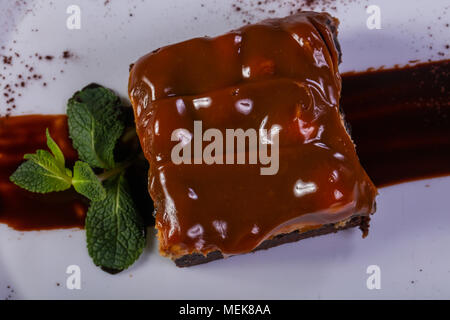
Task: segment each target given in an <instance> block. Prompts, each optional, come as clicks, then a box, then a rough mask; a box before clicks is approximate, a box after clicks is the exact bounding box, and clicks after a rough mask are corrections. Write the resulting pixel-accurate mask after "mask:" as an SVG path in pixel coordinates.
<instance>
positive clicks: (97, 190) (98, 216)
mask: <svg viewBox="0 0 450 320" xmlns="http://www.w3.org/2000/svg"><path fill="white" fill-rule="evenodd" d="M67 116H68V125H69V134H70V137H71V139H72V143H73V146H74V148H75V149H76V150H77V151H78V156H79V158H80V160H79V161H76V162H75V165H74V167H73V171H72V170H71V169H69V168H67V167H66V164H65V158H64V155H63V153H62V151H61V149H60V148H59V146H58V144H57V143H56V142H55V141H54V140H53V139H52V137H51V136H50V133H49V132H48V129H47V132H46V135H47V146H48V148H49V150H50V151H51V152H49V151H47V150H37V151H36V153H35V154H26V155H25V156H24V158H25V159H26V160H27V161H25V162H24V163H22V164H21V165H20V166H19V168H17V170H16V171H15V172H14V173H13V174H12V175H11V177H10V180H11V181H12V182H14V183H15V184H16V185H18V186H20V187H22V188H24V189H26V190H28V191H31V192H39V193H48V192H54V191H63V190H67V189H69V188H70V187H72V186H73V187H74V189H75V191H77V192H78V193H80V194H82V195H83V196H85V197H86V198H88V199H89V200H91V203H90V206H89V209H88V212H87V216H86V223H85V227H86V237H87V246H88V252H89V255H90V256H91V257H92V259H93V261H94V263H95V264H96V265H97V266H100V267H104V268H106V269H109V270H111V269H113V270H123V269H126V268H128V267H129V266H130V265H132V264H133V263H134V262H135V261H136V260H137V259H138V258H139V256H140V255H141V253H142V251H143V249H144V247H145V242H146V233H145V230H146V229H145V225H144V223H143V221H142V218H141V216H140V214H139V212H138V210H137V208H136V205H135V203H134V202H133V198H132V197H131V194H130V189H129V186H128V182H127V181H126V179H125V172H126V169H127V168H128V167H129V166H130V165H131V164H132V161H133V160H130V159H137V158H138V157H137V156H136V155H133V154H131V155H130V157H128V159H127V160H126V161H123V162H116V159H115V158H114V149H115V147H116V144H117V143H118V140H119V138H120V137H121V135H122V133H123V132H124V128H125V123H124V120H123V119H122V114H121V103H120V99H119V97H118V96H116V95H115V94H114V93H113V92H112V91H111V90H109V89H106V88H104V87H101V86H98V85H89V86H87V87H86V88H84V89H82V90H81V91H78V92H76V93H75V94H74V95H73V97H72V98H71V99H69V101H68V105H67ZM99 171H101V172H99ZM96 173H98V175H97V174H96ZM102 181H103V182H102Z"/></svg>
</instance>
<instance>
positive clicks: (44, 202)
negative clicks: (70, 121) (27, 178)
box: [0, 115, 86, 230]
mask: <svg viewBox="0 0 450 320" xmlns="http://www.w3.org/2000/svg"><path fill="white" fill-rule="evenodd" d="M46 128H48V129H49V131H50V134H51V135H52V137H53V138H54V139H55V141H56V142H57V143H58V144H59V146H60V147H61V149H62V151H63V153H64V155H65V157H66V160H67V161H68V163H69V164H70V163H73V162H74V161H75V160H76V158H77V153H76V151H75V150H74V149H73V148H72V142H71V141H70V139H69V137H68V129H67V117H66V116H64V115H58V116H50V115H31V116H18V117H7V118H0V222H1V223H6V224H8V225H9V226H10V227H12V228H14V229H16V230H43V229H54V228H82V227H83V226H84V217H85V212H86V203H85V201H84V200H83V198H82V197H81V196H79V195H77V193H76V192H74V191H73V190H72V189H70V190H68V191H64V192H54V193H49V194H45V195H43V194H39V193H32V192H28V191H26V190H24V189H21V188H19V187H18V186H16V185H15V184H13V183H12V182H10V181H9V176H10V175H11V174H12V173H13V172H14V171H15V170H16V169H17V167H18V166H19V165H20V164H21V163H22V162H23V161H24V160H23V155H24V154H26V153H34V152H35V151H36V150H37V149H47V144H46V137H45V129H46Z"/></svg>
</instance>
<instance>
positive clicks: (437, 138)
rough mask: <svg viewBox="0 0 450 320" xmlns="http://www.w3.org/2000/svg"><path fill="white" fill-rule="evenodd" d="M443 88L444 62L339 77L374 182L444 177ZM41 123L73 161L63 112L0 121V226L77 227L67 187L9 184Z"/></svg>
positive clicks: (447, 114)
mask: <svg viewBox="0 0 450 320" xmlns="http://www.w3.org/2000/svg"><path fill="white" fill-rule="evenodd" d="M449 85H450V60H446V61H440V62H432V63H426V64H419V65H416V66H412V67H404V68H396V69H388V70H377V71H368V72H363V73H346V74H344V75H343V91H342V98H341V106H342V109H343V110H344V112H345V115H346V120H347V122H348V123H349V124H350V126H351V130H352V137H353V140H354V142H355V144H356V147H357V152H358V156H359V158H360V160H361V163H362V165H363V166H364V168H365V169H366V171H367V173H368V174H369V176H370V177H371V178H372V180H373V181H374V183H375V184H376V185H377V186H378V187H380V186H387V185H392V184H395V183H401V182H405V181H409V180H415V179H421V178H427V177H436V176H443V175H448V174H450V99H449V98H450V95H449V89H450V88H449ZM47 127H48V128H49V129H50V132H51V134H52V136H53V138H54V139H55V140H56V141H57V142H58V144H60V146H61V147H62V149H63V152H64V154H65V155H66V156H67V158H68V161H69V162H73V161H75V160H76V152H75V150H73V149H72V148H71V141H70V139H69V137H68V130H67V121H66V117H65V116H63V115H57V116H55V115H45V116H44V115H32V116H19V117H8V118H0V223H5V224H7V225H8V226H10V227H11V228H14V229H16V230H23V231H28V230H43V229H59V228H83V226H84V218H85V212H86V203H85V201H84V200H83V199H82V197H80V196H78V195H77V194H76V193H75V192H74V191H73V190H69V191H65V192H60V193H52V194H47V195H41V194H34V193H31V192H27V191H25V190H22V189H20V188H18V187H16V186H15V185H14V184H12V183H11V182H9V176H10V175H11V174H12V173H13V172H14V170H15V169H16V168H17V167H18V166H19V165H20V163H21V162H22V161H23V155H24V154H25V153H32V152H34V151H35V150H36V149H45V148H46V144H45V128H47ZM142 174H143V175H146V174H147V172H146V170H144V171H143V172H142ZM143 188H145V187H143Z"/></svg>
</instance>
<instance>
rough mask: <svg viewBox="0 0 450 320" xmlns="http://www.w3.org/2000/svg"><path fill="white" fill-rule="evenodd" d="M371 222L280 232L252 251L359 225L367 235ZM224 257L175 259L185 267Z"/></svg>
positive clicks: (359, 218) (357, 218) (357, 219)
mask: <svg viewBox="0 0 450 320" xmlns="http://www.w3.org/2000/svg"><path fill="white" fill-rule="evenodd" d="M369 222H370V217H369V216H355V217H353V218H351V219H350V220H349V221H348V222H347V223H346V224H345V225H343V226H337V225H336V224H326V225H324V226H322V227H321V228H318V229H314V230H310V231H306V232H302V233H299V232H298V231H297V230H296V231H293V232H291V233H285V234H279V235H277V236H275V237H273V238H272V239H268V240H265V241H264V242H263V243H261V244H260V245H259V246H258V247H257V248H256V249H254V250H253V251H252V252H255V251H257V250H262V249H269V248H272V247H276V246H279V245H282V244H285V243H289V242H296V241H299V240H303V239H307V238H312V237H316V236H321V235H324V234H329V233H335V232H337V231H339V230H344V229H349V228H354V227H359V228H360V229H361V231H362V232H363V237H365V236H367V234H368V232H369ZM218 259H223V255H222V253H221V252H220V251H213V252H210V253H208V255H206V256H204V255H202V254H199V253H193V254H189V255H185V256H182V257H180V258H178V259H175V260H174V262H175V264H176V265H177V267H180V268H183V267H191V266H195V265H198V264H203V263H207V262H210V261H214V260H218Z"/></svg>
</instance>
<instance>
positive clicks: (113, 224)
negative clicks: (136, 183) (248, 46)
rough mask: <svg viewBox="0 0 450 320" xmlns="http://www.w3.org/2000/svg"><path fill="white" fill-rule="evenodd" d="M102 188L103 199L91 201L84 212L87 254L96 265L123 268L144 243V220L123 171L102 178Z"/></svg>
mask: <svg viewBox="0 0 450 320" xmlns="http://www.w3.org/2000/svg"><path fill="white" fill-rule="evenodd" d="M105 189H106V197H105V199H104V200H102V201H93V202H92V203H91V206H90V207H89V210H88V212H87V217H86V237H87V245H88V251H89V255H90V256H91V257H92V259H93V260H94V263H95V264H96V265H98V266H102V267H106V268H110V269H114V270H121V269H126V268H128V267H129V266H130V265H132V264H133V263H134V261H136V260H137V258H138V257H139V256H140V254H141V253H142V251H143V249H144V247H145V232H144V230H145V229H144V223H143V221H142V218H141V216H140V215H139V214H138V213H137V210H136V206H135V204H134V202H133V199H132V198H131V195H130V191H129V187H128V183H127V181H126V179H125V177H124V174H123V173H121V174H119V175H116V176H114V177H112V178H110V179H108V180H106V182H105Z"/></svg>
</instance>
